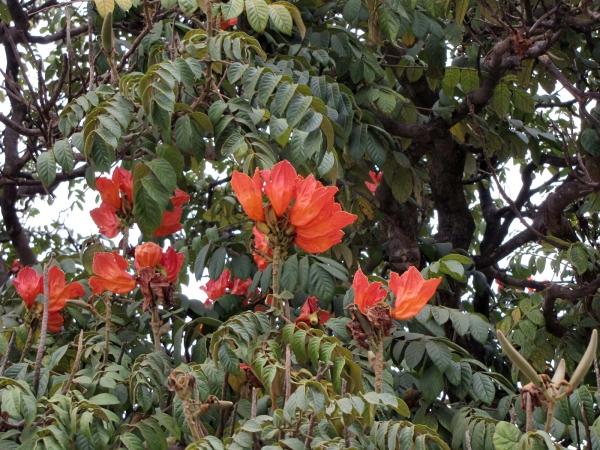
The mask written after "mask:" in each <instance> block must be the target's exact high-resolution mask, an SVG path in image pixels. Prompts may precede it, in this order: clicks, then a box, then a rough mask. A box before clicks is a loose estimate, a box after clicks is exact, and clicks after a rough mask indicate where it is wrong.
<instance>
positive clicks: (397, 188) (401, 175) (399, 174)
mask: <svg viewBox="0 0 600 450" xmlns="http://www.w3.org/2000/svg"><path fill="white" fill-rule="evenodd" d="M391 188H392V194H393V195H394V198H395V199H396V200H398V201H399V202H400V203H404V202H406V201H407V200H408V199H409V198H410V195H411V194H412V191H413V177H412V173H411V171H410V169H404V168H402V167H398V168H397V170H396V171H395V172H394V177H393V178H392V185H391Z"/></svg>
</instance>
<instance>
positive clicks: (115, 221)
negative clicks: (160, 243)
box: [90, 167, 190, 238]
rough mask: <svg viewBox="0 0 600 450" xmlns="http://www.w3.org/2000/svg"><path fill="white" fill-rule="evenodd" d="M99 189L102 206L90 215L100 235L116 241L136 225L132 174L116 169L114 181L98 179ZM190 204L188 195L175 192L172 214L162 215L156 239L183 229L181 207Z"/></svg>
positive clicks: (113, 176)
mask: <svg viewBox="0 0 600 450" xmlns="http://www.w3.org/2000/svg"><path fill="white" fill-rule="evenodd" d="M96 188H97V189H98V192H99V193H100V198H102V203H101V204H100V206H99V207H98V208H95V209H93V210H92V211H90V215H91V216H92V219H93V220H94V223H95V224H96V225H97V226H98V229H99V230H100V233H102V234H103V235H105V236H106V237H108V238H114V237H116V236H117V235H118V234H119V232H121V231H122V230H123V229H125V228H129V227H131V225H132V224H133V220H134V218H133V178H132V176H131V172H129V171H127V170H124V169H121V168H119V167H117V168H116V169H115V171H114V172H113V175H112V179H108V178H106V177H99V178H98V179H97V180H96ZM189 200H190V196H189V195H188V194H186V193H185V192H183V191H181V190H179V189H175V195H174V196H172V197H171V202H172V203H173V211H172V212H171V211H165V212H164V213H163V218H162V223H161V224H160V226H159V227H158V228H157V229H156V230H155V231H154V234H153V235H154V236H155V237H163V236H168V235H169V234H172V233H175V232H177V231H179V230H181V229H182V228H183V227H182V225H181V223H180V220H181V215H182V213H183V209H182V206H183V205H184V204H185V203H187V202H188V201H189Z"/></svg>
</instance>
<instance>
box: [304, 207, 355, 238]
mask: <svg viewBox="0 0 600 450" xmlns="http://www.w3.org/2000/svg"><path fill="white" fill-rule="evenodd" d="M338 207H339V205H338ZM356 218H357V216H355V215H354V214H350V213H348V212H345V211H337V212H335V213H333V214H331V215H330V216H329V217H328V218H327V219H324V220H313V221H312V222H310V223H308V224H307V225H304V226H302V227H296V234H298V235H302V236H303V237H304V238H316V237H319V236H324V235H327V234H329V233H332V232H334V231H336V230H341V229H342V228H344V227H347V226H348V225H350V224H351V223H353V222H354V221H355V220H356Z"/></svg>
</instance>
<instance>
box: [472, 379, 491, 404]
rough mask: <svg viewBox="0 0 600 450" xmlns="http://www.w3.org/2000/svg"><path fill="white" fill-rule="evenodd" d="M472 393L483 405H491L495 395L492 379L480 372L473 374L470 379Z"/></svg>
mask: <svg viewBox="0 0 600 450" xmlns="http://www.w3.org/2000/svg"><path fill="white" fill-rule="evenodd" d="M471 384H472V387H473V392H474V393H475V395H476V396H477V397H479V399H480V400H482V401H483V402H484V403H487V404H491V403H492V402H493V401H494V397H495V395H496V387H495V386H494V382H493V381H492V379H491V378H490V377H489V376H487V375H485V374H483V373H480V372H475V373H474V374H473V377H472V379H471Z"/></svg>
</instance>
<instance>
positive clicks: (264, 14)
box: [246, 0, 269, 33]
mask: <svg viewBox="0 0 600 450" xmlns="http://www.w3.org/2000/svg"><path fill="white" fill-rule="evenodd" d="M246 15H247V17H248V22H249V23H250V26H251V27H252V28H253V29H254V31H256V32H258V33H262V32H263V31H264V30H265V28H266V27H267V23H268V22H269V6H268V5H267V3H266V2H265V0H246Z"/></svg>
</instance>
